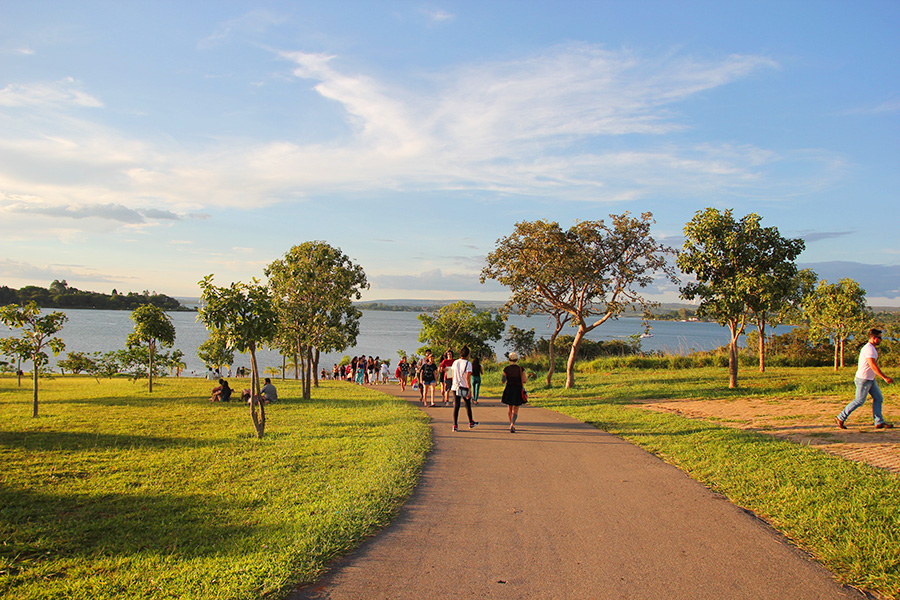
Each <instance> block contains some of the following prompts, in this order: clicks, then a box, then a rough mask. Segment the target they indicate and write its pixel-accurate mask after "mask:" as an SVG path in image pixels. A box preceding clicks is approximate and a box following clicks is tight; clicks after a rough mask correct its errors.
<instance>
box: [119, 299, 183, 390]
mask: <svg viewBox="0 0 900 600" xmlns="http://www.w3.org/2000/svg"><path fill="white" fill-rule="evenodd" d="M131 320H132V321H134V331H133V332H132V333H130V334H128V341H127V346H128V347H129V348H135V347H137V346H144V345H146V346H147V354H148V356H149V360H148V365H147V378H148V380H149V381H150V385H149V391H150V393H153V359H154V357H155V355H156V347H157V346H158V345H159V346H164V347H166V348H171V347H172V344H174V343H175V326H174V325H173V324H172V319H170V318H169V315H167V314H166V313H165V311H163V309H161V308H160V307H158V306H154V305H152V304H145V305H143V306H139V307H137V308H136V309H134V311H133V312H132V313H131Z"/></svg>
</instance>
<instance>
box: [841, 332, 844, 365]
mask: <svg viewBox="0 0 900 600" xmlns="http://www.w3.org/2000/svg"><path fill="white" fill-rule="evenodd" d="M841 368H842V369H843V368H844V338H841Z"/></svg>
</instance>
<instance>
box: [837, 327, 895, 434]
mask: <svg viewBox="0 0 900 600" xmlns="http://www.w3.org/2000/svg"><path fill="white" fill-rule="evenodd" d="M880 343H881V330H880V329H875V328H872V329H870V330H869V341H868V342H866V345H865V346H863V347H862V349H861V350H860V351H859V366H858V367H857V369H856V377H855V380H854V381H855V382H856V397H855V398H854V399H853V401H852V402H850V404H848V405H847V406H845V407H844V410H842V411H841V414H839V415H838V416H837V417H835V418H834V420H835V422H836V423H837V426H838V427H840V428H841V429H847V426H846V425H844V422H845V421H846V420H847V418H849V417H850V413H852V412H853V411H854V410H856V409H857V408H859V407H860V406H862V405H863V404H865V403H866V397H867V396H870V395H871V396H872V416H873V417H874V418H875V429H892V428H893V427H894V426H893V425H892V424H890V423H885V421H884V416H883V415H882V414H881V405H882V403H883V402H884V397H883V396H882V395H881V389H879V387H878V380H877V379H875V377H876V375H877V376H878V377H881V378H882V379H884V382H885V383H894V380H893V379H891V378H890V377H888V376H887V375H885V374H884V372H882V370H881V369H880V368H879V367H878V350H877V346H878V345H879V344H880Z"/></svg>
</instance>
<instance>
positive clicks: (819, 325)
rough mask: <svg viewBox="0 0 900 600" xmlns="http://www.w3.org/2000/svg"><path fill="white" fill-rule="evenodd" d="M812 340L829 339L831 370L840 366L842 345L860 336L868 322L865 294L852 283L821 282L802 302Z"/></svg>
mask: <svg viewBox="0 0 900 600" xmlns="http://www.w3.org/2000/svg"><path fill="white" fill-rule="evenodd" d="M803 312H804V315H805V316H806V318H807V320H808V322H809V332H810V337H811V338H812V339H827V338H830V339H831V340H832V343H833V344H834V368H835V370H837V369H838V366H841V367H843V366H844V341H845V340H846V339H847V338H848V337H850V336H852V335H854V334H856V335H858V334H860V333H861V332H863V331H864V330H865V329H866V328H867V327H868V325H869V322H870V321H871V320H872V316H871V314H870V312H869V310H868V308H867V306H866V291H865V290H864V289H862V288H861V287H860V285H859V284H858V283H857V282H856V281H854V280H852V279H847V278H844V279H841V280H840V281H839V282H838V283H828V282H827V281H826V280H824V279H823V280H822V281H820V282H819V284H818V285H817V286H816V288H815V289H814V290H813V291H812V292H811V293H810V294H808V295H807V296H806V298H805V299H804V301H803Z"/></svg>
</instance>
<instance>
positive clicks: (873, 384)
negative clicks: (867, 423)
mask: <svg viewBox="0 0 900 600" xmlns="http://www.w3.org/2000/svg"><path fill="white" fill-rule="evenodd" d="M855 381H856V398H854V399H853V402H851V403H850V404H848V405H847V406H846V407H844V410H842V411H841V414H839V415H838V419H840V420H841V421H846V420H847V417H849V416H850V413H852V412H853V411H854V410H856V409H857V408H859V407H860V406H862V405H863V404H865V403H866V396H868V395H870V394H871V395H872V415H873V416H874V417H875V424H876V425H879V424H880V423H884V417H883V416H882V415H881V403H882V402H884V397H882V395H881V390H880V389H879V388H878V382H877V381H875V380H874V379H860V378H859V377H857V378H856V379H855Z"/></svg>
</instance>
